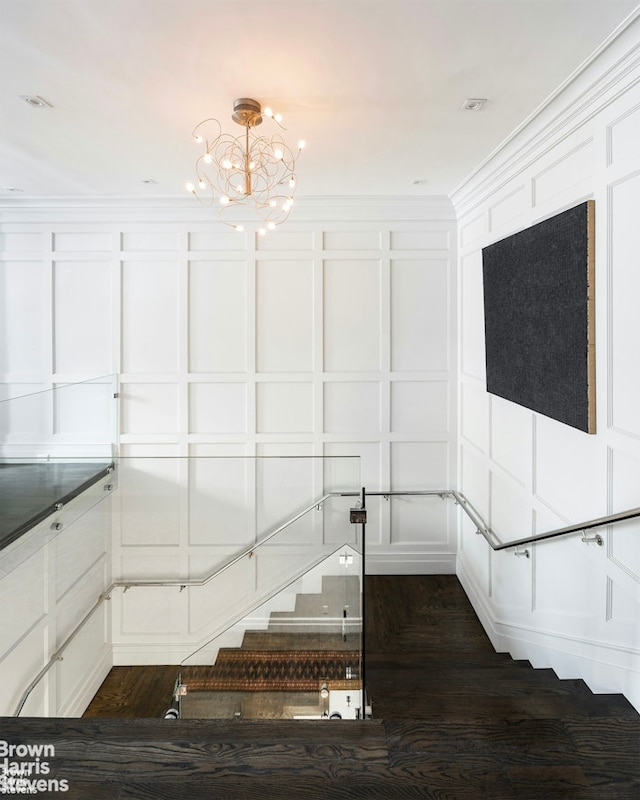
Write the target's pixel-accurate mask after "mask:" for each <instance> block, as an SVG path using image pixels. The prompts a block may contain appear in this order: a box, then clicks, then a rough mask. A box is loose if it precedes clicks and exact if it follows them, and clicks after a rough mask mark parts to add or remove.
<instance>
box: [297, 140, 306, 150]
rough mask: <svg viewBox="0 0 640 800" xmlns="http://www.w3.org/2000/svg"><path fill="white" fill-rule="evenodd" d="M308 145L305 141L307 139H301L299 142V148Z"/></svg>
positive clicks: (302, 148) (301, 148)
mask: <svg viewBox="0 0 640 800" xmlns="http://www.w3.org/2000/svg"><path fill="white" fill-rule="evenodd" d="M306 146H307V143H306V142H305V140H304V139H300V141H299V142H298V150H304V148H305V147H306Z"/></svg>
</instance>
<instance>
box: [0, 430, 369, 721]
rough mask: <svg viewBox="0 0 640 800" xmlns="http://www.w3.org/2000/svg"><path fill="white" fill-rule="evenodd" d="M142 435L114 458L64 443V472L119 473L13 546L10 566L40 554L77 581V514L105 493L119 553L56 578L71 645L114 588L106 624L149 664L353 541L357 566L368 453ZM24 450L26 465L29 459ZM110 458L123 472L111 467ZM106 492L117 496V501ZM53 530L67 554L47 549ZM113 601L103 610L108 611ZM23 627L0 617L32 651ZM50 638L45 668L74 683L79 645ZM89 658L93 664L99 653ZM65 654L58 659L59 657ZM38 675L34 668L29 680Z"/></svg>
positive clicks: (53, 462)
mask: <svg viewBox="0 0 640 800" xmlns="http://www.w3.org/2000/svg"><path fill="white" fill-rule="evenodd" d="M135 448H139V449H134V447H133V446H128V447H126V448H125V451H126V453H125V455H120V456H118V457H116V458H114V459H113V461H111V460H108V459H105V458H100V457H98V458H90V457H88V456H84V457H81V458H80V457H69V458H68V459H65V458H63V457H61V456H59V455H58V456H56V457H55V458H50V459H49V460H48V461H43V462H42V463H43V464H46V465H47V466H48V467H49V468H52V469H54V471H55V470H57V469H58V468H59V467H60V466H61V465H67V464H69V465H73V464H78V463H80V464H82V465H83V466H84V467H87V468H91V469H93V468H95V469H96V471H97V472H98V473H100V470H105V472H104V473H101V474H100V477H99V480H98V481H97V482H96V483H95V484H92V485H90V486H88V487H86V486H84V484H82V483H79V484H78V485H79V486H80V487H81V488H82V491H81V492H80V493H79V494H77V496H74V497H72V498H71V499H68V498H67V499H65V500H64V502H63V506H62V508H60V509H57V510H55V509H54V510H52V509H51V508H50V507H49V506H46V507H45V508H46V509H48V510H49V511H50V512H51V513H49V515H48V516H47V517H46V518H45V519H43V520H42V521H41V522H40V523H38V524H37V525H35V526H34V527H33V528H30V529H29V530H27V531H25V532H24V533H23V534H22V535H21V536H20V538H19V539H16V540H15V541H13V542H11V543H10V544H9V546H8V547H7V548H5V549H4V550H0V579H2V578H3V577H4V576H6V575H9V574H10V573H12V572H13V571H14V570H17V569H18V568H19V567H20V566H21V565H22V564H24V563H25V562H26V561H27V559H29V558H30V557H31V556H32V555H33V556H36V557H37V560H38V563H41V564H42V565H43V568H44V572H43V576H44V577H43V580H46V581H48V582H49V583H50V585H53V582H59V581H64V579H63V577H62V576H63V575H64V574H67V573H68V574H75V573H74V571H73V569H67V566H68V563H70V562H69V559H71V561H73V559H74V553H75V554H77V555H78V557H79V556H80V555H82V554H85V555H86V556H87V558H89V555H90V554H91V553H92V552H93V550H92V548H91V546H90V543H91V542H92V541H93V538H92V530H91V526H92V525H93V523H91V524H90V525H89V526H88V527H87V526H86V525H85V523H84V522H80V524H79V526H78V528H77V530H78V531H79V533H78V534H77V535H76V534H75V533H73V531H74V527H73V525H74V524H75V522H74V521H75V520H80V519H81V518H84V519H85V522H86V521H87V520H89V519H90V515H89V511H90V510H91V509H93V508H96V509H97V507H99V506H104V509H102V510H100V511H98V512H97V513H98V514H99V516H100V519H101V521H100V524H99V527H100V530H101V531H102V532H103V533H104V530H105V525H106V530H107V533H108V535H106V536H103V537H102V539H101V541H103V544H104V548H103V549H104V553H103V555H101V556H100V558H101V559H104V558H106V559H107V561H108V562H109V564H108V567H109V568H108V569H105V570H98V571H97V572H96V570H95V569H93V566H92V565H93V564H95V563H101V562H99V560H98V561H96V560H95V559H94V560H93V561H91V559H89V561H88V562H87V564H86V565H85V567H86V575H87V577H86V578H85V577H84V573H82V576H80V575H77V576H76V582H75V583H74V584H73V585H72V586H71V587H69V589H60V592H58V590H57V589H56V592H57V594H56V598H59V602H58V600H56V603H55V604H51V606H50V608H49V611H48V612H47V617H46V619H47V622H46V624H47V625H49V624H51V625H52V626H55V629H56V630H57V631H59V632H60V634H61V636H62V639H59V638H58V637H56V641H55V647H60V646H65V642H64V641H63V640H64V638H65V637H66V636H67V634H68V633H71V632H72V631H73V628H74V626H76V625H77V624H78V619H81V617H82V614H83V613H87V612H88V611H89V610H90V609H91V606H92V604H94V603H95V602H96V601H97V600H99V599H100V600H101V601H103V602H104V603H106V604H107V606H106V607H107V608H108V614H107V616H108V618H109V619H110V620H112V623H113V624H112V625H111V624H110V625H109V629H108V630H107V631H106V635H107V636H108V637H109V639H108V640H109V646H110V647H111V646H112V647H113V648H114V652H115V653H116V654H117V653H120V652H123V653H126V654H128V653H135V659H136V660H135V663H138V664H140V663H164V664H167V663H174V664H176V665H178V664H179V663H180V662H181V660H182V659H183V658H185V657H187V656H188V655H189V654H190V653H192V652H194V651H197V650H198V649H199V648H201V647H202V646H203V644H205V643H206V642H208V641H210V640H211V639H213V638H214V637H216V636H218V635H219V634H220V633H222V632H223V631H225V630H227V629H228V628H229V626H231V625H234V624H236V623H237V622H239V621H240V620H241V619H243V618H244V617H245V616H246V615H247V613H248V612H251V611H253V610H254V609H256V608H257V607H258V606H259V605H261V604H262V603H264V602H266V601H267V600H269V598H271V597H272V596H274V595H276V594H277V593H278V592H280V591H281V590H282V589H283V588H285V587H287V586H289V585H290V584H291V582H292V581H293V580H295V579H297V578H298V576H300V575H303V574H305V573H306V572H308V571H309V570H310V569H313V568H314V567H316V565H318V564H319V563H320V562H322V561H323V560H325V559H327V557H329V556H331V555H333V554H336V553H338V551H341V548H349V549H348V550H345V551H344V552H346V553H351V550H352V551H353V556H354V560H353V561H351V562H350V564H349V566H350V567H351V564H356V566H355V567H353V569H356V568H357V562H358V558H359V551H358V549H357V547H356V546H354V545H357V541H358V535H359V534H358V533H357V532H355V531H354V530H353V528H354V527H355V526H352V525H351V524H350V522H349V515H348V508H347V507H348V505H349V504H350V503H351V502H352V498H353V497H354V496H355V495H357V494H358V492H359V491H360V487H359V484H360V464H359V459H358V458H357V457H336V459H335V463H332V464H331V465H329V464H328V461H327V459H324V458H312V457H300V458H278V457H273V458H271V457H265V458H245V457H235V456H231V457H214V456H212V457H209V456H201V457H184V458H182V457H173V456H165V455H163V454H162V449H163V446H161V445H155V446H150V445H136V446H135ZM150 453H152V454H153V455H150ZM14 462H17V463H18V464H19V466H17V467H16V468H17V469H23V468H26V465H27V463H28V459H24V460H19V459H14ZM110 468H113V472H107V471H106V470H108V469H110ZM0 472H2V469H0ZM332 473H333V474H336V475H340V477H341V482H340V483H338V482H337V481H335V482H334V483H332V485H331V489H332V490H334V489H335V488H336V487H338V488H339V489H340V490H341V491H342V492H343V493H344V494H347V495H349V496H350V497H349V498H348V499H347V500H346V505H345V508H347V510H346V511H345V513H337V512H336V509H335V508H334V507H333V505H332V504H333V503H334V502H336V503H338V504H339V503H342V502H343V501H344V498H343V497H337V496H333V495H332V496H328V494H329V493H328V492H327V491H326V489H327V487H326V485H325V476H326V475H327V474H332ZM27 494H28V491H27ZM23 497H24V495H23ZM65 497H66V495H65ZM106 497H109V498H110V499H109V502H108V503H107V504H104V503H103V500H104V499H105V498H106ZM105 509H106V510H105ZM105 514H106V517H105ZM58 539H59V542H58ZM54 540H55V541H54ZM52 542H54V546H55V549H56V558H55V559H52V558H51V552H52V551H51V550H50V549H49V550H46V549H45V548H46V546H47V545H49V544H50V543H52ZM67 543H68V546H67ZM58 553H59V554H60V557H59V558H58V555H57V554H58ZM105 553H106V555H104V554H105ZM338 554H339V553H338ZM83 557H84V556H83ZM96 558H97V556H96ZM347 560H348V559H347ZM33 563H35V562H33ZM83 563H84V562H83ZM105 564H106V562H105ZM25 568H26V564H25ZM359 568H360V570H361V564H360V567H359ZM15 574H17V572H16V573H15ZM105 581H106V582H105ZM111 581H113V586H112V587H111V590H110V591H107V590H108V589H109V588H110V584H111ZM21 585H26V582H24V581H23V582H22V584H21ZM61 585H62V584H60V586H61ZM18 594H19V595H20V596H19V597H18V596H17V595H16V604H17V605H20V604H21V603H22V604H28V603H29V602H30V600H29V595H28V593H26V592H25V593H24V597H22V594H20V593H18ZM280 610H283V609H280ZM71 612H73V613H71ZM102 613H103V612H97V616H96V619H98V618H99V617H100V615H101V614H102ZM105 613H106V612H105ZM349 615H350V616H349V619H348V620H347V622H346V623H344V624H345V625H346V628H347V632H348V635H349V636H350V637H351V638H353V636H352V634H353V631H352V629H351V628H352V623H351V609H349ZM353 616H357V615H355V614H354V615H353ZM54 617H55V620H54ZM93 624H94V623H93V622H91V623H87V627H89V626H91V625H93ZM96 624H97V623H96ZM340 624H341V625H342V624H343V623H342V622H341V623H340ZM105 630H106V629H105ZM5 634H6V635H5ZM11 637H12V634H11V632H10V631H9V632H7V631H2V630H0V640H1V641H0V644H2V643H3V642H4V644H6V649H7V650H10V649H11V648H13V647H16V648H17V649H16V653H20V652H21V651H22V644H21V643H20V642H18V643H17V644H16V643H15V642H14V640H13V639H12V638H11ZM83 637H84V634H79V635H78V638H77V640H76V642H81V643H82V642H84V638H83ZM25 642H26V640H25ZM49 645H50V646H51V647H49ZM49 645H48V646H47V653H45V656H44V665H45V667H46V669H47V670H50V671H49V672H47V673H46V677H45V678H43V681H44V683H45V684H46V686H47V687H48V692H49V695H48V696H49V697H53V696H55V691H54V688H52V687H56V686H64V685H66V684H65V680H66V678H65V677H64V675H66V673H67V672H68V671H69V670H74V669H75V670H76V671H77V668H76V667H75V666H74V665H73V663H72V659H71V658H70V657H69V658H66V659H65V660H63V661H57V660H56V659H55V658H54V655H55V649H52V648H53V647H54V643H53V642H50V643H49ZM25 646H26V645H25ZM82 646H84V645H82V644H79V645H77V647H79V648H81V647H82ZM74 647H75V645H74ZM49 650H50V652H49ZM74 652H75V650H74ZM127 657H128V656H127ZM25 658H26V655H25ZM85 658H86V660H87V664H90V663H91V657H90V656H89V655H88V654H85ZM51 659H53V662H54V663H52V664H51V666H50V667H48V666H47V664H48V662H49V661H50V660H51ZM147 659H148V660H147ZM0 661H1V654H0ZM25 663H26V661H25ZM34 671H35V673H36V674H37V670H34ZM70 674H71V673H70ZM73 674H74V675H75V674H76V673H75V672H74V673H73ZM33 677H34V676H33V675H31V674H30V675H29V676H27V675H25V678H24V683H25V685H27V686H28V682H29V680H32V679H33ZM39 685H40V684H39ZM38 691H39V689H38ZM33 693H36V694H37V692H36V689H35V688H34V690H33ZM33 693H32V695H33ZM32 702H33V700H32V699H29V703H32ZM54 706H55V703H54V705H51V703H50V707H51V709H53V711H52V712H51V713H56V709H57V706H56V707H55V708H54ZM25 707H27V706H25ZM29 707H30V706H29Z"/></svg>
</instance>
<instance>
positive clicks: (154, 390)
mask: <svg viewBox="0 0 640 800" xmlns="http://www.w3.org/2000/svg"><path fill="white" fill-rule="evenodd" d="M120 397H121V409H122V411H121V414H122V416H121V429H122V433H125V434H148V433H176V432H177V431H178V428H179V425H178V386H177V384H175V383H124V384H122V388H121V391H120Z"/></svg>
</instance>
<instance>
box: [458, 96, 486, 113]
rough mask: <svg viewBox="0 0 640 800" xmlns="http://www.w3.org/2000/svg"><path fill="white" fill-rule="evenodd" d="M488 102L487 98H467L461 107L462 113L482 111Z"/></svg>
mask: <svg viewBox="0 0 640 800" xmlns="http://www.w3.org/2000/svg"><path fill="white" fill-rule="evenodd" d="M486 102H487V99H486V98H485V97H467V99H466V100H465V101H464V103H463V104H462V106H461V107H460V111H481V110H482V109H483V107H484V104H485V103H486Z"/></svg>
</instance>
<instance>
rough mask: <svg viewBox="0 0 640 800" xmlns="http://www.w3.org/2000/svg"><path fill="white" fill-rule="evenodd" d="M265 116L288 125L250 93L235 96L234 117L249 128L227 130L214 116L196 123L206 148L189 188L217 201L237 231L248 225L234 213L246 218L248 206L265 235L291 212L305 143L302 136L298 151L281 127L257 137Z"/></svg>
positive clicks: (195, 132) (195, 135)
mask: <svg viewBox="0 0 640 800" xmlns="http://www.w3.org/2000/svg"><path fill="white" fill-rule="evenodd" d="M263 117H267V118H268V119H270V120H272V121H273V122H275V123H276V125H278V127H279V128H281V129H282V130H285V129H284V128H283V126H282V124H281V123H282V116H281V115H280V114H274V113H273V111H272V110H271V109H270V108H265V109H262V107H261V106H260V103H259V102H258V101H257V100H252V99H251V98H249V97H241V98H239V99H238V100H235V101H234V103H233V114H232V116H231V118H232V119H233V121H234V122H237V123H238V125H241V126H242V127H243V128H244V133H242V134H240V135H238V136H232V135H231V134H230V133H223V131H222V126H221V125H220V123H219V122H218V120H217V119H212V118H210V119H205V120H203V121H202V122H200V123H199V124H198V125H196V127H195V128H194V129H193V138H194V139H195V141H196V142H197V143H198V144H202V145H204V147H203V152H202V154H201V155H200V156H199V157H198V159H197V160H196V163H195V172H196V182H195V183H188V184H187V187H186V188H187V190H188V191H189V192H191V193H192V194H193V195H194V196H195V197H196V198H197V199H198V200H199V201H200V202H201V203H202V204H203V205H205V206H207V207H209V208H212V207H214V206H216V205H218V206H219V218H220V219H221V221H222V222H224V223H226V224H227V225H230V226H231V227H233V228H235V229H236V230H238V231H242V230H244V226H243V225H242V224H240V223H239V222H237V221H234V217H235V218H236V219H237V218H238V216H239V215H240V218H243V216H242V215H243V210H244V209H247V208H248V209H250V210H251V212H252V214H251V216H252V217H254V218H255V219H256V220H257V224H258V233H259V234H261V235H264V234H265V233H267V231H268V230H273V229H274V228H275V227H276V226H277V225H280V224H281V223H282V222H284V221H285V220H286V219H287V217H288V216H289V213H290V211H291V206H292V205H293V195H294V194H295V191H296V184H297V181H296V160H297V158H298V156H299V155H300V152H301V150H302V149H303V148H304V142H303V141H300V142H298V149H297V151H296V152H295V153H294V151H293V150H292V149H291V148H290V147H289V145H288V144H287V143H286V142H285V141H284V139H283V138H282V136H281V135H280V134H279V133H277V132H276V133H275V134H274V135H273V136H272V137H271V138H266V137H264V136H258V135H257V134H256V133H255V130H254V129H255V128H256V126H258V125H260V124H261V123H262V119H263ZM234 209H240V211H234Z"/></svg>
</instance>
